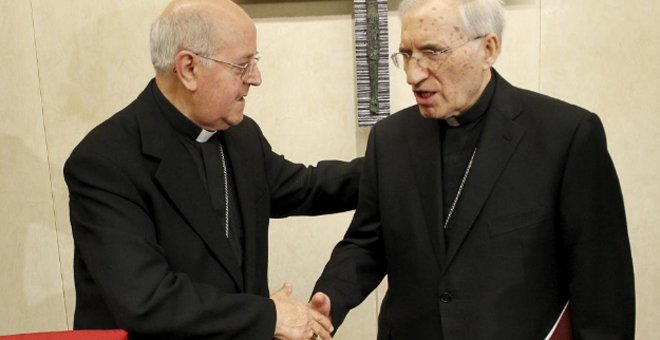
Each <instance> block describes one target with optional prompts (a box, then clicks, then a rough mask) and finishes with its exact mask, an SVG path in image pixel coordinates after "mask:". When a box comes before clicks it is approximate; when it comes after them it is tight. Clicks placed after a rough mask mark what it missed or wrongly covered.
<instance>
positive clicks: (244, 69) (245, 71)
mask: <svg viewBox="0 0 660 340" xmlns="http://www.w3.org/2000/svg"><path fill="white" fill-rule="evenodd" d="M195 55H196V56H198V57H200V58H204V59H208V60H211V61H215V62H216V63H221V64H225V65H228V66H231V67H233V68H236V69H238V70H240V77H241V79H245V77H247V76H248V75H250V74H251V73H252V71H253V70H254V68H255V67H256V66H257V62H259V58H260V57H259V54H255V55H254V56H253V57H252V58H251V59H250V61H248V62H247V63H244V64H236V63H231V62H228V61H224V60H218V59H215V58H211V57H207V56H204V55H201V54H199V53H195Z"/></svg>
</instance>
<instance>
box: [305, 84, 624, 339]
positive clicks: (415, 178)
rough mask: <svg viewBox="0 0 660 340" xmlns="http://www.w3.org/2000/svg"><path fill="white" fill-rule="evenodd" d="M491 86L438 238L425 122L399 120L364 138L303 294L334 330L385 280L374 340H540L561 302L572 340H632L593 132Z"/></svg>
mask: <svg viewBox="0 0 660 340" xmlns="http://www.w3.org/2000/svg"><path fill="white" fill-rule="evenodd" d="M493 75H494V76H495V77H496V79H495V81H496V84H495V92H494V94H493V98H492V102H491V104H490V106H489V108H488V109H487V111H486V113H485V117H484V119H485V121H484V124H485V125H484V127H483V131H482V134H481V137H480V140H479V142H478V143H477V145H478V149H477V152H476V155H475V158H474V163H473V165H472V168H471V170H470V172H469V176H468V178H467V181H466V184H465V187H464V189H463V193H462V196H461V198H460V200H459V201H458V203H457V206H456V208H455V211H454V214H453V217H452V219H453V222H452V223H451V224H450V229H448V230H447V231H446V232H443V227H442V223H443V221H442V219H443V216H446V215H447V212H443V211H442V209H443V208H442V206H443V204H442V189H443V188H442V187H441V186H442V165H441V145H440V137H439V127H438V121H436V120H433V119H425V118H422V117H421V116H420V114H419V111H418V108H417V106H414V107H410V108H407V109H405V110H403V111H401V112H398V113H396V114H394V115H392V116H391V117H388V118H386V119H384V120H383V121H381V122H379V123H378V124H376V125H375V127H374V128H373V130H372V131H371V134H370V137H369V142H368V147H367V152H366V157H365V165H364V173H363V176H362V179H361V184H360V197H359V201H358V207H357V210H356V213H355V216H354V219H353V221H352V223H351V225H350V227H349V229H348V231H347V233H346V235H345V238H344V239H343V240H342V241H341V242H340V243H338V245H337V246H336V248H335V249H334V251H333V254H332V257H331V259H330V261H329V262H328V264H327V265H326V268H325V270H324V272H323V274H322V275H321V277H320V278H319V280H318V282H317V285H316V287H315V289H314V290H315V291H322V292H326V293H327V294H329V296H330V299H331V301H332V318H333V322H334V324H335V326H338V325H339V324H341V322H342V321H343V319H344V317H345V316H346V313H347V312H348V310H349V309H351V308H353V307H354V306H356V305H357V304H359V303H360V302H361V301H362V300H363V299H364V298H365V297H366V296H367V295H368V294H369V293H370V292H371V291H372V290H373V289H374V288H375V287H376V286H377V285H378V283H379V282H380V281H381V279H382V278H383V277H384V275H387V282H388V290H387V293H386V295H385V297H384V300H383V302H382V306H381V309H380V314H379V321H378V324H379V332H378V338H379V339H397V340H401V339H451V340H454V339H466V340H476V339H493V340H499V339H507V340H516V339H520V340H530V339H545V337H546V335H547V334H548V333H549V332H550V330H551V328H552V326H553V324H554V322H555V320H556V319H557V317H558V316H559V314H560V312H561V310H562V308H563V306H564V305H565V303H566V301H567V300H570V306H571V311H572V322H573V330H574V334H575V338H576V339H594V340H604V339H633V333H634V323H635V297H634V283H633V268H632V261H631V254H630V246H629V241H628V235H627V229H626V221H625V214H624V207H623V201H622V196H621V191H620V187H619V182H618V179H617V175H616V173H615V169H614V167H613V164H612V161H611V159H610V156H609V154H608V151H607V147H606V141H605V134H604V130H603V127H602V124H601V122H600V121H599V119H598V117H597V116H596V115H594V114H593V113H590V112H587V111H585V110H583V109H581V108H578V107H576V106H573V105H569V104H567V103H564V102H561V101H559V100H556V99H552V98H549V97H546V96H543V95H540V94H537V93H533V92H530V91H526V90H522V89H518V88H515V87H513V86H511V85H510V84H509V83H507V82H506V81H505V80H504V79H503V78H501V77H500V76H499V75H498V74H497V73H496V72H493ZM446 236H450V237H446Z"/></svg>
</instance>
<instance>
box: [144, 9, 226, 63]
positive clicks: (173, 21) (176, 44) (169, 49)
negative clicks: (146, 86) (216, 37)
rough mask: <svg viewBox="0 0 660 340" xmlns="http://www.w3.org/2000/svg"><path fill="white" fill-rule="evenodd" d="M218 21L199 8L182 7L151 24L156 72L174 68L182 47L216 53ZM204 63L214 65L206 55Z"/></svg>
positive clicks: (200, 52)
mask: <svg viewBox="0 0 660 340" xmlns="http://www.w3.org/2000/svg"><path fill="white" fill-rule="evenodd" d="M216 20H217V19H214V18H213V17H212V16H211V15H207V14H205V13H203V12H201V11H200V10H199V9H195V8H179V9H177V10H175V11H173V12H171V13H168V14H166V15H163V16H161V17H159V18H158V19H156V21H154V22H153V24H151V34H150V39H149V43H150V46H151V63H152V64H153V66H154V68H155V69H156V71H161V72H168V71H170V70H171V69H172V67H173V65H174V57H175V56H176V54H177V53H179V52H180V51H182V50H189V51H191V52H194V53H198V54H200V55H203V56H209V55H213V54H214V53H215V52H216V50H217V48H218V47H217V46H216V44H215V43H214V42H213V32H217V31H218V29H219V24H218V23H217V21H216ZM200 62H201V63H202V65H204V66H206V67H210V65H211V61H210V60H206V59H204V58H200Z"/></svg>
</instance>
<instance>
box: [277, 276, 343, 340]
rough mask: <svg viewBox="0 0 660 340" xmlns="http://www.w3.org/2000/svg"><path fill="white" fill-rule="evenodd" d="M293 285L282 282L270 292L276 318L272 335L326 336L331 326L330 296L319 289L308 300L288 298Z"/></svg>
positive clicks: (292, 339) (287, 339)
mask: <svg viewBox="0 0 660 340" xmlns="http://www.w3.org/2000/svg"><path fill="white" fill-rule="evenodd" d="M292 292H293V286H292V285H291V284H290V283H285V284H284V285H283V286H282V288H280V290H278V291H277V292H275V293H274V294H272V295H271V296H270V299H271V300H273V302H274V303H275V310H276V313H277V321H276V323H275V339H278V340H321V339H323V340H328V339H332V337H331V335H330V334H331V333H332V331H333V330H334V327H333V326H332V322H331V320H330V298H329V297H328V296H327V295H325V294H323V293H321V292H318V293H316V294H314V296H312V299H311V301H310V302H309V304H304V303H301V302H298V301H296V300H294V299H293V298H291V293H292Z"/></svg>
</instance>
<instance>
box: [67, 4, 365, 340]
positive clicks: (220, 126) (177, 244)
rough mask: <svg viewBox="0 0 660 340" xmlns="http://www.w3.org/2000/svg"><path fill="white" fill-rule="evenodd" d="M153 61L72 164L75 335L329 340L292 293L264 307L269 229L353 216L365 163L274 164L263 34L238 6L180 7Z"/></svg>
mask: <svg viewBox="0 0 660 340" xmlns="http://www.w3.org/2000/svg"><path fill="white" fill-rule="evenodd" d="M151 56H152V61H153V65H154V68H155V71H156V75H155V79H154V80H152V81H151V82H150V83H149V84H148V85H147V87H146V89H145V90H144V91H143V92H142V93H141V94H140V95H139V96H138V98H137V99H136V100H135V101H134V102H133V103H131V104H130V105H128V106H127V107H126V108H125V109H123V110H121V111H120V112H118V113H117V114H115V115H113V116H112V117H110V118H109V119H108V120H106V121H105V122H103V123H101V124H100V125H99V126H97V127H96V128H94V129H93V130H92V131H91V132H90V133H89V134H88V135H87V136H86V137H85V138H84V139H83V141H82V142H80V144H79V145H78V146H77V147H76V148H75V149H74V151H73V152H72V154H71V156H70V158H69V159H68V160H67V162H66V165H65V169H64V173H65V178H66V181H67V185H68V187H69V192H70V215H71V224H72V229H73V237H74V241H75V254H74V273H75V284H76V298H77V300H76V311H75V317H74V327H75V328H76V329H105V328H123V329H126V330H128V331H129V336H130V337H131V339H184V338H185V339H245V340H255V339H257V340H258V339H264V340H266V339H273V338H276V339H309V338H323V339H327V338H329V337H330V335H329V332H331V331H332V325H331V323H330V322H329V320H328V318H327V317H326V316H324V315H322V314H320V313H318V312H316V311H314V310H313V309H312V308H310V306H309V305H307V304H303V303H300V302H297V301H294V300H293V299H292V298H291V297H290V294H291V290H292V288H291V286H290V285H285V286H284V287H283V288H282V289H281V290H280V291H278V292H276V293H275V294H273V295H272V296H269V290H268V282H267V262H268V259H267V256H268V221H269V218H271V217H285V216H290V215H319V214H325V213H333V212H339V211H346V210H350V209H354V208H355V205H356V202H357V186H358V180H359V177H360V169H361V160H359V159H358V160H355V161H352V162H350V163H347V162H341V161H322V162H320V163H319V164H318V165H317V166H316V167H306V166H303V165H300V164H295V163H291V162H289V161H287V160H286V159H285V158H284V157H282V156H281V155H278V154H276V153H274V152H273V151H271V148H270V145H269V144H268V142H267V141H266V139H265V138H264V136H263V135H262V133H261V131H260V129H259V127H258V126H257V124H256V123H255V122H254V121H253V120H252V119H250V118H248V117H245V116H244V115H243V109H244V106H245V99H246V96H247V95H248V90H249V89H250V86H258V85H260V84H261V73H260V72H259V68H258V66H257V61H258V60H259V57H258V54H257V46H256V28H255V25H254V23H253V22H252V20H251V19H250V18H249V17H248V15H247V14H246V13H245V12H244V11H243V10H242V9H241V8H240V7H238V6H237V5H236V4H234V3H233V2H231V1H229V0H176V1H173V2H172V3H171V4H170V5H169V6H167V8H166V9H165V10H164V12H163V13H162V15H161V16H160V17H159V18H158V19H157V20H156V21H155V22H154V24H153V25H152V28H151ZM321 302H322V301H321Z"/></svg>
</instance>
